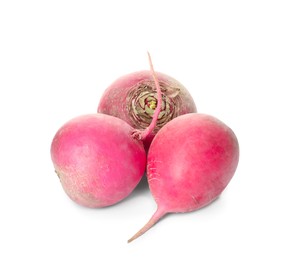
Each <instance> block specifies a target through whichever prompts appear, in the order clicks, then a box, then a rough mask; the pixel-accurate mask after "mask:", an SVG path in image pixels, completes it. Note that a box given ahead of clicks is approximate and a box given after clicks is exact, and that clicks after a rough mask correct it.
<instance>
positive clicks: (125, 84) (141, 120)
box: [98, 70, 197, 150]
mask: <svg viewBox="0 0 289 260" xmlns="http://www.w3.org/2000/svg"><path fill="white" fill-rule="evenodd" d="M156 77H157V79H158V81H159V84H160V87H161V91H162V97H163V98H162V104H161V112H160V114H159V117H158V120H157V125H156V127H155V129H154V131H153V132H151V133H150V134H149V135H148V136H147V137H146V138H145V140H144V145H145V148H146V150H148V148H149V145H150V143H151V141H152V139H153V138H154V136H155V134H156V133H157V132H158V130H159V129H160V128H161V127H162V126H163V125H165V124H166V123H167V122H169V121H170V120H171V119H173V118H175V117H177V116H179V115H183V114H187V113H193V112H196V111H197V109H196V105H195V103H194V100H193V98H192V97H191V95H190V93H189V92H188V91H187V89H186V88H185V87H184V86H183V85H182V84H181V83H180V82H178V81H177V80H175V79H174V78H172V77H170V76H168V75H165V74H163V73H160V72H156ZM154 86H155V84H154V81H153V79H152V74H151V72H150V71H146V70H144V71H138V72H134V73H131V74H128V75H125V76H123V77H121V78H119V79H117V80H116V81H115V82H114V83H112V85H111V86H110V87H108V88H107V89H106V91H105V93H104V94H103V96H102V98H101V100H100V103H99V106H98V112H99V113H103V114H108V115H112V116H115V117H118V118H121V119H122V120H124V121H125V122H127V123H128V124H129V125H131V126H132V127H134V128H136V129H139V130H143V129H145V128H146V127H147V126H148V125H149V124H150V122H151V120H152V117H153V114H154V109H155V107H156V103H158V102H157V100H158V98H157V96H156V90H155V89H154Z"/></svg>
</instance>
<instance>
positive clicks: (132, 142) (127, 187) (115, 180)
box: [51, 114, 146, 208]
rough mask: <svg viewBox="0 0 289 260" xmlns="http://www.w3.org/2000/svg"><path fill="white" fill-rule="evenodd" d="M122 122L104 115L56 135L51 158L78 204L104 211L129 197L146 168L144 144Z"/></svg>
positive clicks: (72, 124) (70, 125)
mask: <svg viewBox="0 0 289 260" xmlns="http://www.w3.org/2000/svg"><path fill="white" fill-rule="evenodd" d="M133 131H134V129H133V128H132V127H131V126H130V125H128V124H127V123H125V122H124V121H123V120H121V119H118V118H114V117H112V116H108V115H104V114H91V115H84V116H80V117H77V118H74V119H72V120H71V121H69V122H67V123H66V124H65V125H64V126H62V127H61V128H60V129H59V130H58V132H57V133H56V135H55V137H54V139H53V142H52V145H51V158H52V161H53V164H54V168H55V171H56V173H57V174H58V176H59V178H60V181H61V184H62V186H63V189H64V190H65V192H66V193H67V195H68V196H69V197H70V198H71V199H72V200H73V201H75V202H76V203H78V204H80V205H82V206H86V207H93V208H94V207H105V206H109V205H113V204H115V203H117V202H119V201H121V200H122V199H124V198H125V197H127V196H128V195H129V194H130V193H131V192H132V190H133V189H134V188H135V187H136V185H137V184H138V183H139V181H140V180H141V178H142V176H143V174H144V171H145V167H146V154H145V150H144V148H143V144H142V142H141V141H140V140H136V139H135V138H133V137H132V136H131V135H132V133H133Z"/></svg>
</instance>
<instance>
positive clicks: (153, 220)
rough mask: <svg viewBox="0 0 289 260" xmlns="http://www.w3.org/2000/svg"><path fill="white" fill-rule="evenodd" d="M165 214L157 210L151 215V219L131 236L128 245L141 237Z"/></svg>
mask: <svg viewBox="0 0 289 260" xmlns="http://www.w3.org/2000/svg"><path fill="white" fill-rule="evenodd" d="M166 214H167V211H165V210H163V209H161V208H157V210H156V212H155V213H154V214H153V216H152V217H151V219H150V220H149V221H148V222H147V223H146V224H145V225H144V226H143V228H141V229H140V230H139V231H138V232H137V233H136V234H135V235H133V236H132V237H131V238H130V239H129V240H128V241H127V242H128V243H130V242H132V241H133V240H135V239H136V238H138V237H140V236H141V235H143V234H144V233H145V232H146V231H148V230H149V229H150V228H151V227H152V226H153V225H154V224H156V223H157V222H158V221H159V220H160V219H161V218H162V217H163V216H164V215H166Z"/></svg>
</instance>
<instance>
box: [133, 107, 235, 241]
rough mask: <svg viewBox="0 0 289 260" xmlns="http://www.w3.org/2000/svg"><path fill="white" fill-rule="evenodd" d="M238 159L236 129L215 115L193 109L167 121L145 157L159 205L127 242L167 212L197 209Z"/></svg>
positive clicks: (223, 181)
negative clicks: (196, 111) (146, 157)
mask: <svg viewBox="0 0 289 260" xmlns="http://www.w3.org/2000/svg"><path fill="white" fill-rule="evenodd" d="M238 160H239V145H238V141H237V138H236V136H235V134H234V132H233V131H232V130H231V129H230V128H229V127H228V126H227V125H225V124H224V123H223V122H221V121H220V120H218V119H216V118H215V117H213V116H210V115H205V114H198V113H192V114H187V115H182V116H179V117H177V118H175V119H173V120H172V121H170V122H169V123H168V124H166V125H165V126H164V127H163V128H162V129H161V130H160V131H159V132H158V133H157V135H156V136H155V138H154V139H153V141H152V144H151V146H150V149H149V153H148V159H147V177H148V183H149V187H150V190H151V192H152V195H153V197H154V198H155V201H156V203H157V210H156V212H155V214H154V215H153V216H152V218H151V219H150V220H149V222H148V223H147V224H146V225H145V226H144V227H143V228H142V229H141V230H140V231H139V232H137V233H136V234H135V235H134V236H133V237H132V238H131V239H130V240H129V242H131V241H132V240H134V239H136V238H137V237H139V236H140V235H142V234H143V233H144V232H146V231H147V230H148V229H149V228H151V227H152V226H153V225H154V224H155V223H156V222H157V221H158V220H159V219H160V218H161V217H163V216H164V215H165V214H167V213H175V212H190V211H194V210H197V209H199V208H202V207H204V206H206V205H208V204H209V203H211V202H212V201H213V200H215V199H216V198H217V197H218V196H219V195H220V194H221V192H222V191H223V190H224V189H225V187H226V186H227V185H228V183H229V182H230V180H231V178H232V177H233V175H234V173H235V170H236V168H237V164H238Z"/></svg>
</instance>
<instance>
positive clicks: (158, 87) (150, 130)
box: [133, 52, 162, 140]
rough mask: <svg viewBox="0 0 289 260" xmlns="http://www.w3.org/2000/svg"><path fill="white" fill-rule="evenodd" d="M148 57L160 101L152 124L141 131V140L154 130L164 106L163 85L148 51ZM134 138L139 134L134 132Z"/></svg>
mask: <svg viewBox="0 0 289 260" xmlns="http://www.w3.org/2000/svg"><path fill="white" fill-rule="evenodd" d="M148 58H149V64H150V69H151V73H152V77H153V79H154V82H155V86H156V89H157V98H158V102H157V107H156V109H155V111H154V115H153V118H152V121H151V123H150V125H149V126H148V127H147V128H146V129H145V130H143V131H141V137H140V139H141V140H145V139H146V138H147V136H148V135H149V134H150V133H151V132H152V131H153V130H154V128H155V127H156V125H157V120H158V117H159V114H160V112H161V106H162V92H161V87H160V84H159V81H158V79H157V75H156V73H155V71H154V67H153V63H152V60H151V56H150V54H149V52H148ZM133 136H134V138H135V137H137V136H138V135H136V134H135V133H134V135H133Z"/></svg>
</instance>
